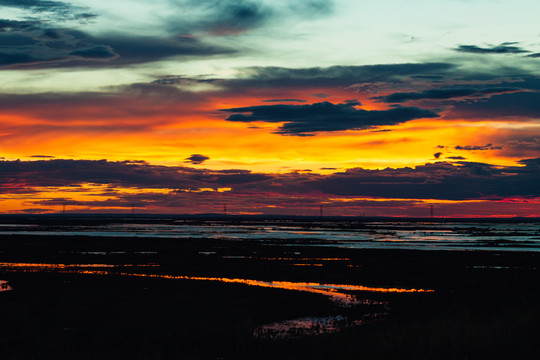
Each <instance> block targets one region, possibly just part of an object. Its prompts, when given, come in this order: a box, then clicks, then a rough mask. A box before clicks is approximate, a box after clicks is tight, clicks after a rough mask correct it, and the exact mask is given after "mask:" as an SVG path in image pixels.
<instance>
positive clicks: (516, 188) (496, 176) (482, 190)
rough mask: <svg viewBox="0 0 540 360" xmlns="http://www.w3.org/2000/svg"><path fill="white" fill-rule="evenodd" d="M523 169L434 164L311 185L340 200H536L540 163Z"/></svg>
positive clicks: (356, 172)
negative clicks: (365, 198)
mask: <svg viewBox="0 0 540 360" xmlns="http://www.w3.org/2000/svg"><path fill="white" fill-rule="evenodd" d="M522 163H523V164H524V165H526V166H525V167H506V168H501V167H496V166H492V165H489V164H482V163H473V162H457V163H448V162H437V163H435V164H426V165H422V166H417V167H415V168H414V169H413V168H400V169H383V170H364V169H351V170H348V171H346V172H343V173H335V174H332V175H329V176H326V177H324V178H320V179H318V180H317V181H315V182H314V183H313V184H312V186H314V187H316V188H317V190H319V191H321V192H323V193H329V194H335V195H342V196H373V197H385V198H398V199H402V198H412V199H414V198H416V199H446V200H466V199H481V198H484V199H486V198H504V197H513V196H516V197H519V196H532V197H538V196H540V187H538V185H537V184H538V183H540V160H539V159H531V160H524V161H522Z"/></svg>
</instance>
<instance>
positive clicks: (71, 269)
mask: <svg viewBox="0 0 540 360" xmlns="http://www.w3.org/2000/svg"><path fill="white" fill-rule="evenodd" d="M126 266H129V265H126ZM0 267H3V268H8V269H9V268H16V269H17V270H16V271H19V269H20V270H22V271H25V272H39V271H57V272H60V273H66V274H85V275H113V276H114V275H117V276H131V277H146V278H160V279H173V280H199V281H219V282H223V283H233V284H244V285H249V286H259V287H266V288H274V289H285V290H294V291H305V292H310V293H314V294H321V295H324V296H327V297H329V298H330V300H332V301H334V302H336V303H337V304H339V305H342V306H351V305H354V304H359V303H361V301H359V300H357V299H356V297H355V296H354V295H351V294H348V293H346V292H345V291H368V292H384V293H422V292H433V290H424V289H403V288H383V287H370V286H362V285H348V284H321V283H316V282H292V281H263V280H252V279H238V278H225V277H205V276H185V275H168V274H145V273H132V272H119V271H108V270H84V269H81V268H93V267H101V268H110V267H118V266H116V265H108V264H83V265H80V264H79V265H75V264H73V265H66V264H40V263H0Z"/></svg>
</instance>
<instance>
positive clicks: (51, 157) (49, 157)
mask: <svg viewBox="0 0 540 360" xmlns="http://www.w3.org/2000/svg"><path fill="white" fill-rule="evenodd" d="M30 157H31V158H38V159H54V158H55V156H51V155H32V156H30Z"/></svg>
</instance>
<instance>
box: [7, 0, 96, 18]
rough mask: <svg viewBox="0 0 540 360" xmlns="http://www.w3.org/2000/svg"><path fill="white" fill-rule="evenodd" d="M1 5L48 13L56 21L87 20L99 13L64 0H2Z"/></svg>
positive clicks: (48, 16)
mask: <svg viewBox="0 0 540 360" xmlns="http://www.w3.org/2000/svg"><path fill="white" fill-rule="evenodd" d="M0 6H6V7H15V8H19V9H22V10H26V11H29V12H31V13H33V14H40V15H42V14H43V13H45V14H43V15H46V17H47V18H48V19H49V20H50V19H54V20H56V21H65V20H79V21H86V20H89V19H92V18H95V17H96V16H97V15H96V14H93V13H91V12H89V11H88V8H86V7H82V6H76V5H72V4H69V3H67V2H63V1H51V0H0Z"/></svg>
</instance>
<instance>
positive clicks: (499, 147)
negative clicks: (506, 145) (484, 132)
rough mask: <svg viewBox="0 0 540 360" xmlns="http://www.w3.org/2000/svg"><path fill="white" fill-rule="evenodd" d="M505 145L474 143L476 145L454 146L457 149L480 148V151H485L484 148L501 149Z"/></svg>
mask: <svg viewBox="0 0 540 360" xmlns="http://www.w3.org/2000/svg"><path fill="white" fill-rule="evenodd" d="M502 148H503V147H502V146H493V144H487V145H483V146H482V145H474V146H471V145H467V146H460V145H458V146H456V147H454V149H456V150H467V151H475V150H480V151H484V150H501V149H502Z"/></svg>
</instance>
